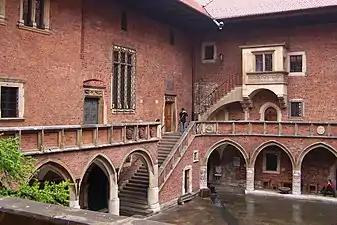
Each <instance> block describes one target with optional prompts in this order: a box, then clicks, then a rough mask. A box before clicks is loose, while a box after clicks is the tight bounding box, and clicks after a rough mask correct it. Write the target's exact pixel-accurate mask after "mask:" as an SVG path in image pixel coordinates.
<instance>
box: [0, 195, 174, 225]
mask: <svg viewBox="0 0 337 225" xmlns="http://www.w3.org/2000/svg"><path fill="white" fill-rule="evenodd" d="M0 212H1V218H2V219H1V221H4V222H6V217H7V218H15V222H17V221H18V220H20V219H21V218H22V221H21V222H20V224H27V223H28V224H35V223H34V221H38V224H70V225H75V224H76V225H78V224H83V225H86V224H88V225H98V224H99V225H111V224H120V225H123V224H125V225H126V224H129V225H132V224H137V225H168V223H161V222H154V221H149V220H142V219H137V218H133V217H123V216H116V215H112V214H107V213H99V212H93V211H87V210H81V209H72V208H68V207H63V206H57V205H51V204H44V203H40V202H34V201H30V200H25V199H18V198H9V197H1V198H0ZM27 218H29V219H31V220H33V221H31V222H33V223H29V222H28V221H26V220H27ZM7 220H8V219H7ZM7 222H8V221H7Z"/></svg>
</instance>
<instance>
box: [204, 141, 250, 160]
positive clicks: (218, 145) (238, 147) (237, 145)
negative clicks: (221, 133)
mask: <svg viewBox="0 0 337 225" xmlns="http://www.w3.org/2000/svg"><path fill="white" fill-rule="evenodd" d="M226 144H227V145H232V146H233V147H235V148H236V149H237V150H238V151H239V152H240V153H241V154H242V156H243V158H244V159H245V163H246V165H248V162H249V156H248V154H247V152H246V150H245V149H244V148H243V147H242V146H241V145H240V144H239V143H237V142H235V141H232V140H228V139H225V140H221V141H218V142H216V143H215V144H214V145H212V146H211V147H210V148H209V149H208V151H207V152H206V154H205V156H204V159H203V161H202V163H203V165H207V162H208V159H209V157H210V155H211V154H212V152H213V151H214V150H215V149H217V148H218V147H220V146H222V145H226Z"/></svg>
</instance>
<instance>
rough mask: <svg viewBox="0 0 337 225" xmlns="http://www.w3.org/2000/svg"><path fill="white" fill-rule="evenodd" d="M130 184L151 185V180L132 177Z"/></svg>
mask: <svg viewBox="0 0 337 225" xmlns="http://www.w3.org/2000/svg"><path fill="white" fill-rule="evenodd" d="M129 183H131V184H147V185H148V184H149V180H148V179H144V178H142V177H141V178H138V177H132V178H131V179H130V180H129Z"/></svg>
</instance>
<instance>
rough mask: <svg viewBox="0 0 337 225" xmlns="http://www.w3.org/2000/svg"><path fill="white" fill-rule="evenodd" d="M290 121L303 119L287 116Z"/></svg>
mask: <svg viewBox="0 0 337 225" xmlns="http://www.w3.org/2000/svg"><path fill="white" fill-rule="evenodd" d="M289 120H291V121H303V117H289Z"/></svg>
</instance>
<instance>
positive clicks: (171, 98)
mask: <svg viewBox="0 0 337 225" xmlns="http://www.w3.org/2000/svg"><path fill="white" fill-rule="evenodd" d="M175 101H176V96H174V95H165V102H175Z"/></svg>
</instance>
